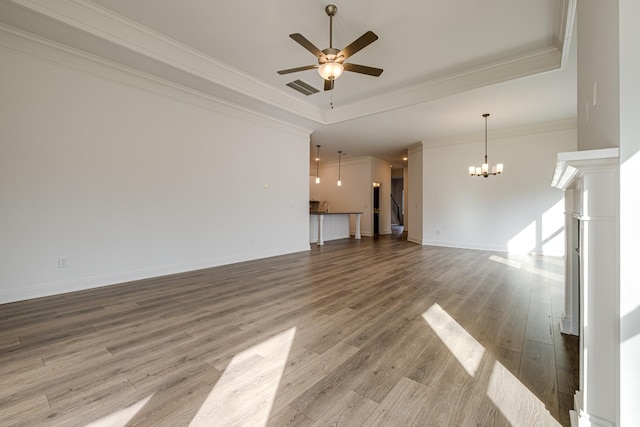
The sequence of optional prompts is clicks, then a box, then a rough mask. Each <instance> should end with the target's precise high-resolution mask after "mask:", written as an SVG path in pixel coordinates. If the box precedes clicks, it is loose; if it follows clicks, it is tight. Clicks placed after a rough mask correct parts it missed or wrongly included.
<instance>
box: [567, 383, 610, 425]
mask: <svg viewBox="0 0 640 427" xmlns="http://www.w3.org/2000/svg"><path fill="white" fill-rule="evenodd" d="M583 401H584V399H583V397H582V392H581V391H580V390H578V391H576V394H575V395H574V397H573V405H574V410H573V411H569V417H570V419H571V427H615V424H614V422H613V421H609V420H605V419H602V418H598V417H596V416H595V415H591V414H588V413H587V412H585V411H584V410H583V409H582V402H583Z"/></svg>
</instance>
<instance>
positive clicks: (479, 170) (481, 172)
mask: <svg viewBox="0 0 640 427" xmlns="http://www.w3.org/2000/svg"><path fill="white" fill-rule="evenodd" d="M482 117H484V163H483V164H482V166H480V167H477V166H469V175H471V176H483V177H485V178H488V177H489V175H500V174H501V173H502V170H503V169H504V165H503V164H502V163H498V164H497V165H493V166H491V172H489V161H488V160H487V158H488V157H487V117H489V113H484V114H483V115H482Z"/></svg>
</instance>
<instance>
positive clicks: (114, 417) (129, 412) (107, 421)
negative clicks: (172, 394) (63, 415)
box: [86, 393, 153, 427]
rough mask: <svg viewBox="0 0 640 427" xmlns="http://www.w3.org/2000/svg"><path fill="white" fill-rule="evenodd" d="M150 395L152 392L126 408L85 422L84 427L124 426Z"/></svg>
mask: <svg viewBox="0 0 640 427" xmlns="http://www.w3.org/2000/svg"><path fill="white" fill-rule="evenodd" d="M152 396H153V393H152V394H150V395H149V396H147V397H145V398H144V399H142V400H140V401H138V402H136V403H134V404H133V405H131V406H129V407H127V408H124V409H121V410H119V411H116V412H114V413H112V414H109V415H107V416H106V417H103V418H100V419H99V420H97V421H94V422H92V423H89V424H87V425H86V427H124V426H126V425H127V424H128V423H129V421H131V420H132V419H133V417H135V416H136V414H137V413H138V412H140V409H142V408H143V407H144V405H146V404H147V402H148V401H149V400H150V399H151V397H152Z"/></svg>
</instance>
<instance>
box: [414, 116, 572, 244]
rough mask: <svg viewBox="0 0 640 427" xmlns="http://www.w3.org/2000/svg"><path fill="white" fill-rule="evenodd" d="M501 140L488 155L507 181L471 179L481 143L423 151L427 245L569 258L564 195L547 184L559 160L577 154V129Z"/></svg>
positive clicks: (496, 140)
mask: <svg viewBox="0 0 640 427" xmlns="http://www.w3.org/2000/svg"><path fill="white" fill-rule="evenodd" d="M501 133H502V134H503V135H504V136H495V135H496V134H498V132H494V136H493V137H491V138H490V140H489V150H488V153H489V162H490V163H491V164H495V163H504V168H505V169H504V173H503V174H502V175H498V176H490V177H488V178H483V177H472V176H469V174H468V168H469V166H470V165H478V166H479V165H480V163H482V160H483V157H484V141H483V140H474V141H472V142H465V143H457V144H444V145H441V144H439V143H438V142H430V143H429V144H427V143H424V150H423V162H424V178H423V197H424V200H423V205H424V215H423V217H422V219H423V230H424V240H423V243H424V244H429V245H436V246H453V247H462V248H471V249H484V250H497V251H508V252H517V253H540V254H547V255H563V254H564V215H563V212H564V206H563V193H562V192H561V191H560V190H557V189H554V188H551V187H550V185H549V183H550V179H551V176H552V175H553V170H554V167H555V162H556V154H557V153H558V152H563V151H574V150H575V149H576V131H575V129H567V130H554V131H545V132H542V133H529V134H527V135H518V134H517V133H516V132H512V133H511V134H512V136H509V133H508V132H501ZM410 173H411V170H410ZM412 203H413V202H412ZM412 228H413V224H412Z"/></svg>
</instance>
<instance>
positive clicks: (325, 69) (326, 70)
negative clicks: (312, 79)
mask: <svg viewBox="0 0 640 427" xmlns="http://www.w3.org/2000/svg"><path fill="white" fill-rule="evenodd" d="M343 72H344V66H343V65H342V64H340V63H339V62H325V63H324V64H322V65H320V66H319V67H318V73H319V74H320V76H321V77H322V78H323V79H325V80H335V79H337V78H338V77H340V76H341V75H342V73H343Z"/></svg>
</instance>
